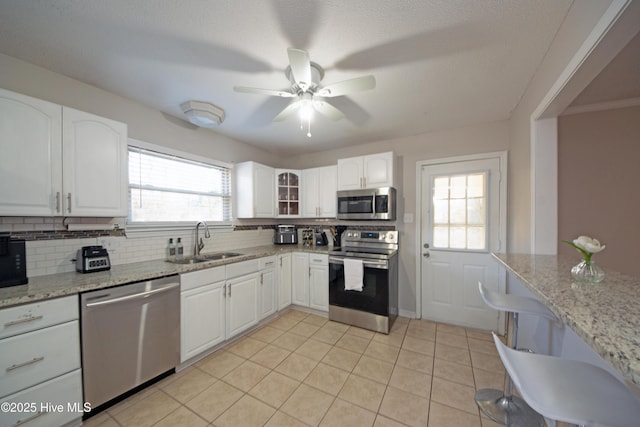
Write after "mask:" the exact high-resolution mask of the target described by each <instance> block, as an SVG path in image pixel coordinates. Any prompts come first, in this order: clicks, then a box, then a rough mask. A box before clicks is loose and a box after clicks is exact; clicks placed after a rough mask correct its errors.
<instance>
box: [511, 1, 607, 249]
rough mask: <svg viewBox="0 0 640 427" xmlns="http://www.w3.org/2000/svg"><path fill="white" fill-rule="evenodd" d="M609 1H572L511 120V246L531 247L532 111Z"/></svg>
mask: <svg viewBox="0 0 640 427" xmlns="http://www.w3.org/2000/svg"><path fill="white" fill-rule="evenodd" d="M610 3H611V2H610V1H601V0H581V1H577V2H573V4H572V5H571V8H570V9H569V13H568V14H567V17H566V18H565V21H564V22H563V24H562V26H561V27H560V29H559V30H558V33H557V34H556V36H555V38H554V40H553V43H552V44H551V46H550V48H549V51H548V52H547V55H546V56H545V58H544V60H543V62H542V64H541V65H540V67H539V68H538V70H537V72H536V74H535V75H534V77H533V79H532V80H531V82H530V83H529V86H528V87H527V90H526V91H525V93H524V94H523V96H522V98H521V100H520V102H519V103H518V105H517V106H516V107H515V109H514V112H513V115H512V117H511V120H510V127H509V140H510V146H509V148H510V153H509V154H510V157H509V207H508V212H509V229H508V233H507V234H508V236H509V238H508V250H509V251H510V252H523V253H529V252H530V249H531V227H532V225H531V115H532V113H533V112H534V111H535V110H536V108H537V107H538V105H539V104H540V103H541V101H542V99H543V98H544V96H545V95H546V94H547V92H548V91H549V90H550V88H551V87H552V85H553V84H554V83H555V81H556V80H557V79H558V77H559V76H560V74H561V72H562V71H563V70H564V69H565V68H566V66H567V64H568V63H569V61H570V60H571V58H572V57H573V55H574V54H575V52H576V51H577V50H578V48H579V47H580V46H581V45H582V43H583V42H584V40H585V39H586V38H587V36H588V35H589V33H590V32H591V30H592V29H593V27H594V26H595V25H596V23H597V22H598V20H599V19H600V17H601V16H602V15H603V14H604V12H605V11H606V9H607V8H608V7H609V5H610Z"/></svg>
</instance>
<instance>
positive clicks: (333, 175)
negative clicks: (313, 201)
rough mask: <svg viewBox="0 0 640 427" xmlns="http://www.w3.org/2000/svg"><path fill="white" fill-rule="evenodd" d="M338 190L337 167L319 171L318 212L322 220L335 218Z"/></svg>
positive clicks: (324, 168) (328, 167)
mask: <svg viewBox="0 0 640 427" xmlns="http://www.w3.org/2000/svg"><path fill="white" fill-rule="evenodd" d="M337 188H338V168H337V166H327V167H323V168H319V169H318V211H319V214H320V217H321V218H335V217H336V210H337V206H336V204H337V198H336V190H337Z"/></svg>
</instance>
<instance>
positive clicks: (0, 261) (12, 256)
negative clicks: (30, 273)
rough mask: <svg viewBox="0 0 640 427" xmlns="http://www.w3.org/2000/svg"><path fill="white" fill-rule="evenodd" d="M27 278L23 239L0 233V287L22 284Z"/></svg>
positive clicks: (27, 281)
mask: <svg viewBox="0 0 640 427" xmlns="http://www.w3.org/2000/svg"><path fill="white" fill-rule="evenodd" d="M26 283H29V279H28V278H27V259H26V251H25V242H24V240H18V239H11V238H10V237H9V235H8V234H2V235H0V288H5V287H8V286H17V285H24V284H26Z"/></svg>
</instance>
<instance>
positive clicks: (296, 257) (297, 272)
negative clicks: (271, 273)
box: [291, 252, 309, 307]
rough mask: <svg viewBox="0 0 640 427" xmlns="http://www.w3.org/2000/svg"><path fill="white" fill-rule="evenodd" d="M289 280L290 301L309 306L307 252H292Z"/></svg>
mask: <svg viewBox="0 0 640 427" xmlns="http://www.w3.org/2000/svg"><path fill="white" fill-rule="evenodd" d="M291 281H292V283H291V286H292V292H291V303H292V304H296V305H301V306H303V307H309V256H308V254H307V253H305V252H294V253H293V261H292V265H291Z"/></svg>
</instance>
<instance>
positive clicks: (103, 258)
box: [76, 246, 111, 273]
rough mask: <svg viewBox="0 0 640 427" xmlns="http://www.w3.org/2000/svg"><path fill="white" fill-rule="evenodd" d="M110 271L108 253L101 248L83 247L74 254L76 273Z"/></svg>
mask: <svg viewBox="0 0 640 427" xmlns="http://www.w3.org/2000/svg"><path fill="white" fill-rule="evenodd" d="M109 269H111V262H110V261H109V252H107V250H106V249H105V248H103V247H102V246H83V247H82V249H78V252H77V254H76V271H77V272H78V273H92V272H94V271H104V270H109Z"/></svg>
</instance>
